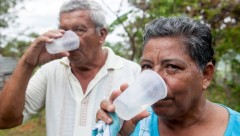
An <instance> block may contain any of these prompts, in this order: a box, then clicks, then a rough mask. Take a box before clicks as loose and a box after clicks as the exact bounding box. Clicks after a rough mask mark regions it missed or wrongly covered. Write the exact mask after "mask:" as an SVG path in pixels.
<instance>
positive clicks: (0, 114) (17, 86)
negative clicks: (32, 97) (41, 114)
mask: <svg viewBox="0 0 240 136" xmlns="http://www.w3.org/2000/svg"><path fill="white" fill-rule="evenodd" d="M34 68H35V67H33V66H29V65H27V64H25V62H24V59H21V60H20V61H19V63H18V64H17V66H16V69H15V71H14V72H13V74H12V76H11V77H10V79H9V81H8V82H7V83H6V85H5V86H4V88H3V90H2V91H1V93H0V128H11V127H15V126H18V125H20V124H21V123H22V119H23V115H22V111H23V109H24V103H25V91H26V88H27V84H28V81H29V79H30V77H31V75H32V73H33V70H34Z"/></svg>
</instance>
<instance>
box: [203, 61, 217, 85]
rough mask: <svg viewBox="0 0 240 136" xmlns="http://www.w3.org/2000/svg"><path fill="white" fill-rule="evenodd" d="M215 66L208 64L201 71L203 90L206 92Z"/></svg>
mask: <svg viewBox="0 0 240 136" xmlns="http://www.w3.org/2000/svg"><path fill="white" fill-rule="evenodd" d="M214 69H215V66H214V65H213V63H212V62H208V63H207V65H206V66H205V68H204V70H203V90H206V89H207V88H208V86H209V85H210V83H211V81H212V78H213V75H214Z"/></svg>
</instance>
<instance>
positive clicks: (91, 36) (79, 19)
mask: <svg viewBox="0 0 240 136" xmlns="http://www.w3.org/2000/svg"><path fill="white" fill-rule="evenodd" d="M60 29H63V30H72V31H74V32H75V33H76V34H77V35H78V37H79V38H80V46H79V49H78V50H74V51H70V56H69V59H70V61H71V62H73V63H84V62H85V61H86V62H87V61H92V60H93V59H95V58H94V56H96V54H97V52H98V51H99V50H100V49H101V46H102V43H103V42H104V40H105V36H102V35H101V34H100V33H98V32H96V29H95V25H94V23H93V22H92V20H91V19H90V15H89V11H84V10H76V11H73V12H69V13H62V14H61V15H60ZM100 31H101V30H100Z"/></svg>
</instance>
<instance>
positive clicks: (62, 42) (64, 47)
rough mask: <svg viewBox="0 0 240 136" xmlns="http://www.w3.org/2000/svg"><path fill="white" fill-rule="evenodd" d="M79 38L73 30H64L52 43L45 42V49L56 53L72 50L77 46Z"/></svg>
mask: <svg viewBox="0 0 240 136" xmlns="http://www.w3.org/2000/svg"><path fill="white" fill-rule="evenodd" d="M79 45H80V40H79V37H78V36H77V34H75V33H74V32H73V31H71V30H68V31H65V32H64V34H63V36H62V37H61V38H58V39H55V40H54V41H53V42H52V43H47V44H46V49H47V51H48V52H49V53H50V54H56V53H60V52H65V51H72V50H75V49H77V48H78V47H79Z"/></svg>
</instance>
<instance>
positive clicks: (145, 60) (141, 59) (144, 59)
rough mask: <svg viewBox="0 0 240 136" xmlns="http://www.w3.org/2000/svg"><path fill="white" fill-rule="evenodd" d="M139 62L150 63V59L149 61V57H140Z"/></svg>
mask: <svg viewBox="0 0 240 136" xmlns="http://www.w3.org/2000/svg"><path fill="white" fill-rule="evenodd" d="M141 62H149V63H152V61H150V60H149V59H146V58H140V63H141Z"/></svg>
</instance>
